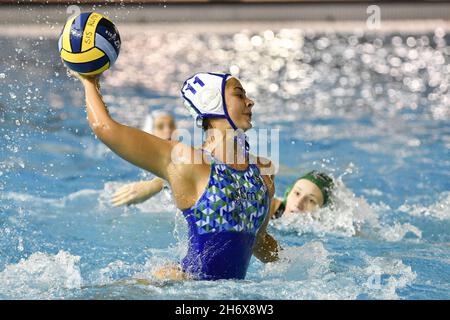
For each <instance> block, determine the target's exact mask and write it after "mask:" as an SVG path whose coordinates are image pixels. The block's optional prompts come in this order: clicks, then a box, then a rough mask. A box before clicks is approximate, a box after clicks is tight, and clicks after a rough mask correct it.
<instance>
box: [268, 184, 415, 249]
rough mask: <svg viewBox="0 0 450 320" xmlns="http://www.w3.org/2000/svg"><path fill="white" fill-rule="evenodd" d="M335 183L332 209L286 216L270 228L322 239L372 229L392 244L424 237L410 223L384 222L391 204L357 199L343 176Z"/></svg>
mask: <svg viewBox="0 0 450 320" xmlns="http://www.w3.org/2000/svg"><path fill="white" fill-rule="evenodd" d="M335 184H336V188H335V191H334V192H333V203H332V204H331V205H330V206H328V207H325V208H319V209H317V210H315V211H313V212H306V213H298V214H291V215H283V216H282V217H281V218H279V219H275V220H272V221H271V225H272V226H273V227H274V228H275V229H277V230H279V231H282V232H295V233H297V234H298V235H303V234H307V233H312V234H315V235H318V236H320V237H323V236H326V235H337V236H344V237H352V236H359V235H361V234H363V233H364V232H365V231H366V230H369V232H370V234H371V235H373V236H375V237H376V238H380V239H383V240H386V241H390V242H396V241H401V240H403V239H404V237H405V236H406V235H407V234H413V235H415V236H416V237H417V238H418V239H420V238H422V231H421V230H420V229H419V228H418V227H416V226H414V225H412V224H410V223H404V224H402V223H399V222H394V224H393V225H389V224H387V223H383V222H381V221H380V219H379V218H380V216H381V215H382V214H384V213H385V212H389V211H392V209H391V208H390V207H389V206H388V205H386V204H383V203H379V204H369V203H368V202H367V201H366V200H365V199H364V198H363V197H357V196H356V195H355V194H354V193H353V192H352V191H351V190H349V189H348V188H347V187H346V186H345V185H344V183H343V182H342V179H341V177H339V178H337V179H335ZM363 227H365V228H364V231H363ZM366 236H367V235H366Z"/></svg>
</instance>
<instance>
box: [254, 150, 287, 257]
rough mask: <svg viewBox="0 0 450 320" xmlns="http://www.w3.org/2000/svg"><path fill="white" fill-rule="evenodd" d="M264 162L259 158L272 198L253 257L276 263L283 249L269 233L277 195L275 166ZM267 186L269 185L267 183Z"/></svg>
mask: <svg viewBox="0 0 450 320" xmlns="http://www.w3.org/2000/svg"><path fill="white" fill-rule="evenodd" d="M262 160H263V161H264V162H263V163H262V164H261V158H258V164H259V165H258V167H259V169H260V171H263V170H266V171H265V174H266V176H267V177H268V179H267V180H266V182H269V183H270V185H267V188H268V192H269V198H270V200H271V201H270V204H271V206H270V208H269V213H268V214H267V216H266V218H265V220H264V222H263V224H262V226H261V228H260V229H259V231H258V233H257V234H256V239H255V245H254V246H253V255H254V256H255V257H256V258H258V259H259V260H260V261H262V262H264V263H267V262H274V261H277V260H278V251H279V250H280V249H281V248H280V246H279V244H278V242H277V241H276V240H275V238H274V237H272V236H271V235H270V234H268V233H267V226H268V224H269V221H270V218H271V215H272V212H271V208H272V202H273V200H274V199H273V198H274V194H275V183H274V178H275V177H274V175H273V172H274V166H273V164H272V162H270V161H268V160H266V159H262ZM266 184H267V183H266Z"/></svg>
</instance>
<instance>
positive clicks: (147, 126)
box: [142, 110, 173, 134]
mask: <svg viewBox="0 0 450 320" xmlns="http://www.w3.org/2000/svg"><path fill="white" fill-rule="evenodd" d="M162 116H167V117H172V118H173V115H172V114H171V113H170V112H169V111H165V110H154V111H152V112H150V113H148V114H147V115H146V116H145V121H144V126H143V127H142V130H144V131H145V132H147V133H150V134H152V133H153V124H154V122H155V119H156V118H158V117H162Z"/></svg>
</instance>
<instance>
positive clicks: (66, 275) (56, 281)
mask: <svg viewBox="0 0 450 320" xmlns="http://www.w3.org/2000/svg"><path fill="white" fill-rule="evenodd" d="M79 262H80V257H79V256H74V255H71V254H70V253H68V252H66V251H63V250H61V251H59V252H58V253H57V254H55V255H51V254H48V253H43V252H36V253H33V254H32V255H31V256H30V257H28V258H27V259H22V260H20V262H18V263H17V264H11V265H7V266H6V268H5V269H4V270H3V271H2V272H0V294H1V295H4V296H6V297H8V298H12V299H51V298H55V297H59V296H61V297H62V296H64V293H63V292H61V291H63V290H65V289H79V288H81V285H82V282H83V280H82V277H81V272H80V268H79V266H78V264H79ZM59 293H61V295H60V294H59Z"/></svg>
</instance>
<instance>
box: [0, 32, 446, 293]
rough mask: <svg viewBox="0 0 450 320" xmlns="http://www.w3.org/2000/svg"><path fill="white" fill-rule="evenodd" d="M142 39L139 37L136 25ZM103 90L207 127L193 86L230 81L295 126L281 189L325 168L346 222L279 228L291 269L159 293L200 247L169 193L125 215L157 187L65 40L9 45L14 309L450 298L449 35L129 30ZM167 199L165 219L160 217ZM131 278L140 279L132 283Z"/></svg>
mask: <svg viewBox="0 0 450 320" xmlns="http://www.w3.org/2000/svg"><path fill="white" fill-rule="evenodd" d="M130 30H131V29H130ZM124 39H126V40H125V41H124V42H123V47H122V49H121V54H120V57H119V59H118V61H117V64H116V66H115V67H114V68H113V70H112V71H108V72H107V73H106V76H105V79H104V83H103V87H104V88H103V89H104V90H103V91H104V98H105V101H106V102H107V104H108V106H109V108H110V110H111V113H112V114H113V116H114V117H115V118H116V119H118V120H119V121H123V122H125V123H127V124H130V125H133V126H141V125H142V122H143V119H144V116H145V114H146V113H147V112H148V110H149V109H148V108H149V106H152V107H153V108H162V109H167V110H171V111H173V112H174V113H175V115H176V117H177V119H178V120H179V124H180V125H179V126H180V127H187V128H192V121H191V119H190V117H189V115H188V113H187V112H186V111H185V110H184V108H183V106H182V101H181V99H180V98H179V89H180V86H181V84H182V82H183V81H184V80H185V78H186V77H188V76H190V75H191V74H193V73H195V72H197V71H205V70H212V71H227V72H231V73H232V74H234V75H236V76H238V77H239V78H241V79H242V82H243V84H244V87H245V88H246V90H247V92H248V94H249V96H250V97H251V98H253V99H254V100H255V101H256V106H255V111H254V118H255V126H256V127H259V128H280V129H281V136H280V138H281V143H280V148H281V150H280V154H281V156H280V160H281V170H280V172H279V175H278V177H277V193H278V194H279V195H281V194H282V192H283V188H284V187H285V186H286V185H287V184H288V183H291V182H292V180H293V179H294V178H295V177H298V176H299V175H301V173H304V172H306V171H309V170H311V169H319V170H325V171H327V172H329V173H331V174H332V175H333V176H334V177H335V178H336V179H338V181H339V183H338V186H339V188H338V193H337V202H336V206H337V209H336V210H335V211H332V210H329V209H323V210H321V211H318V212H316V213H314V214H310V215H304V216H299V217H296V218H293V219H291V220H289V219H284V218H282V219H281V220H278V221H274V222H273V223H272V224H271V226H270V231H271V233H273V234H274V235H275V237H276V238H277V239H279V240H280V242H281V243H282V245H283V247H285V248H286V250H285V251H284V252H283V258H284V259H283V261H282V262H281V263H279V264H268V265H263V264H262V263H260V262H258V261H256V260H252V263H251V265H250V269H249V273H248V278H247V280H246V281H241V282H235V281H221V282H214V283H211V282H192V281H189V282H185V283H158V284H155V285H152V284H150V285H142V284H140V283H139V282H137V283H136V282H133V281H132V280H130V278H132V277H136V278H147V279H148V280H149V281H150V282H151V281H153V280H152V278H151V270H153V269H154V268H155V267H156V266H159V265H162V264H164V263H166V262H167V261H172V260H177V259H179V258H180V257H181V256H182V255H183V252H184V251H185V236H186V235H185V233H186V230H185V225H184V224H183V219H182V217H181V216H179V215H177V216H176V215H175V213H176V212H175V211H176V210H175V207H174V206H173V204H172V203H171V201H170V197H169V198H168V197H167V195H163V194H162V195H159V196H158V197H157V198H155V199H153V200H151V201H149V202H147V203H145V204H142V205H139V206H135V207H130V208H118V209H116V208H112V207H111V206H110V205H109V197H110V196H111V194H112V193H113V192H114V190H115V188H117V187H118V186H120V185H121V184H123V183H125V182H128V181H131V180H137V179H145V178H148V176H146V175H144V174H143V173H142V172H141V171H140V170H138V169H136V168H134V167H132V166H131V165H129V164H127V163H125V162H124V161H123V160H121V159H119V158H118V157H117V156H115V155H114V154H113V153H112V152H110V151H109V150H108V149H107V148H106V147H105V146H103V145H102V144H100V143H99V142H98V141H97V140H95V138H94V137H93V135H92V133H91V132H90V129H89V127H88V125H87V123H86V120H85V117H86V114H85V111H84V109H83V107H82V106H83V94H82V91H81V89H80V86H79V84H78V83H76V82H75V81H73V80H72V79H68V78H67V76H66V74H65V71H64V69H63V67H62V64H61V63H60V62H59V59H58V57H57V52H56V40H55V39H51V38H49V39H47V38H43V37H41V38H38V39H28V38H27V37H21V38H19V37H18V38H11V37H9V38H6V37H5V38H2V37H1V36H0V48H1V52H2V55H0V81H1V83H2V85H1V86H0V192H1V193H0V238H1V239H2V240H1V241H0V250H1V252H2V254H1V255H0V280H1V281H0V283H1V284H0V298H52V297H66V298H67V297H83V298H182V299H183V298H191V299H192V298H213V299H223V298H238V299H246V298H254V299H264V298H282V299H303V298H304V299H317V298H323V299H336V298H344V299H356V298H375V299H376V298H388V299H390V298H437V299H439V298H446V299H448V298H449V295H448V292H450V290H449V289H450V287H449V285H448V284H449V283H450V278H449V274H450V272H449V270H450V265H449V261H450V249H449V247H448V243H449V242H450V233H449V231H448V230H450V229H449V227H450V219H449V216H448V212H449V209H450V207H449V201H448V200H449V196H448V192H449V190H450V185H449V181H450V180H449V178H450V176H449V172H450V170H449V168H450V160H449V159H450V158H449V149H450V131H449V126H448V121H449V120H450V92H449V80H450V64H449V59H450V58H449V55H450V47H449V45H448V42H449V40H450V36H449V35H448V34H447V33H446V32H445V31H444V30H443V29H439V28H438V29H436V30H434V31H433V32H429V33H422V34H406V33H395V34H394V33H378V34H375V33H364V32H359V31H358V32H354V33H330V32H327V33H324V32H317V31H312V30H298V29H281V30H260V31H257V32H255V31H248V30H242V31H241V32H238V33H234V34H233V33H223V32H221V33H214V32H200V33H187V32H186V33H183V32H181V33H175V32H168V33H160V32H159V33H154V32H152V30H149V29H146V28H145V27H142V28H139V29H136V30H134V31H133V32H130V33H129V34H124ZM161 203H162V204H163V207H164V208H163V209H162V208H161ZM129 280H130V281H129Z"/></svg>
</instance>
